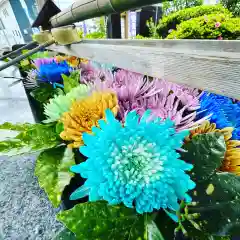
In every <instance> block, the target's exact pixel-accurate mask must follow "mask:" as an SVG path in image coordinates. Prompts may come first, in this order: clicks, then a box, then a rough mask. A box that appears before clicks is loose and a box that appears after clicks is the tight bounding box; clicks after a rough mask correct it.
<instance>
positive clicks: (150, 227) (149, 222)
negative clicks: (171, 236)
mask: <svg viewBox="0 0 240 240" xmlns="http://www.w3.org/2000/svg"><path fill="white" fill-rule="evenodd" d="M145 229H146V233H145V235H146V237H147V238H146V239H151V240H164V237H163V236H162V234H161V232H160V231H159V229H158V227H157V225H156V223H155V222H154V221H153V219H152V217H151V216H149V215H147V214H145Z"/></svg>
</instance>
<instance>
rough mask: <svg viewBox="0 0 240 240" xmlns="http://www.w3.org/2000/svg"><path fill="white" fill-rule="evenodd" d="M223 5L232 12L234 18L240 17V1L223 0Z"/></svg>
mask: <svg viewBox="0 0 240 240" xmlns="http://www.w3.org/2000/svg"><path fill="white" fill-rule="evenodd" d="M221 4H222V5H223V6H224V7H225V8H227V9H228V10H229V11H230V12H232V13H233V15H234V16H236V17H237V16H238V17H240V0H221Z"/></svg>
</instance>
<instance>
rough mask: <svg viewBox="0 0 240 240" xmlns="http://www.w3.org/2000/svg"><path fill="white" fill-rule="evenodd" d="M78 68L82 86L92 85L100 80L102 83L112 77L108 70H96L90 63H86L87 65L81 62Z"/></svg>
mask: <svg viewBox="0 0 240 240" xmlns="http://www.w3.org/2000/svg"><path fill="white" fill-rule="evenodd" d="M80 68H81V82H82V83H84V84H88V83H93V82H95V81H96V80H97V79H101V80H102V81H104V80H105V79H106V78H109V77H111V76H112V73H111V71H110V70H106V69H99V68H96V67H95V66H94V64H93V63H91V62H90V61H88V62H87V63H84V62H81V63H80Z"/></svg>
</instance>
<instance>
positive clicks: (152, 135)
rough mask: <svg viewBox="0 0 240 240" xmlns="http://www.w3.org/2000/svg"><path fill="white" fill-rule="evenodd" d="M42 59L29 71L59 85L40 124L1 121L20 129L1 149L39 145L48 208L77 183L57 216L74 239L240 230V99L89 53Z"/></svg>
mask: <svg viewBox="0 0 240 240" xmlns="http://www.w3.org/2000/svg"><path fill="white" fill-rule="evenodd" d="M61 59H62V60H61ZM75 60H76V59H75ZM38 62H40V66H39V67H38V71H39V72H35V75H34V74H33V72H31V75H30V76H29V79H34V78H35V80H36V79H37V78H38V76H40V75H41V74H42V75H41V76H43V75H44V74H43V72H44V73H45V75H44V76H47V77H46V79H45V80H46V81H45V84H47V85H48V86H51V87H52V85H51V83H53V82H58V83H60V84H62V86H56V88H55V92H54V93H53V94H52V95H48V96H47V97H45V101H44V114H45V116H46V119H45V120H44V121H43V122H42V123H38V124H28V123H25V124H15V125H14V124H10V123H5V124H2V125H0V129H8V130H12V131H17V132H18V134H17V135H16V137H14V138H8V139H5V140H4V141H1V142H0V155H9V156H12V155H17V154H23V153H29V152H37V151H40V155H39V156H38V158H37V161H36V168H35V175H36V176H37V177H38V181H39V185H40V187H41V188H43V189H44V190H45V192H46V193H47V195H48V197H49V200H50V201H51V202H52V204H53V206H54V207H59V206H60V205H61V203H62V200H63V199H65V198H66V196H65V195H66V193H65V189H66V188H67V187H68V186H70V185H71V184H73V183H76V182H77V183H78V184H76V186H73V188H74V189H73V190H72V191H71V192H70V194H69V196H67V198H68V199H70V200H69V201H72V202H73V207H71V208H69V209H67V210H66V209H65V210H62V211H60V212H59V213H58V215H57V219H58V220H59V221H61V222H62V223H63V224H64V225H65V226H66V227H67V228H68V229H69V230H70V231H71V232H72V233H73V234H74V237H76V239H89V240H90V239H94V240H95V239H103V240H106V239H109V240H114V239H119V240H125V239H131V240H136V239H154V240H160V239H230V237H231V236H240V220H239V219H240V218H239V208H240V191H239V186H240V177H239V175H240V137H239V136H240V134H239V131H240V118H239V116H240V114H238V113H239V112H240V105H239V102H238V101H236V100H233V99H230V98H227V97H223V96H219V95H216V94H210V93H207V92H201V91H199V90H198V89H192V88H189V87H187V86H183V85H178V84H173V83H169V82H167V81H165V80H160V79H154V78H151V77H148V76H143V75H141V74H137V73H132V72H128V71H126V70H123V69H117V70H116V69H113V68H110V67H107V68H101V67H100V66H96V64H95V63H91V62H84V63H82V64H80V65H78V67H80V68H81V69H76V68H73V67H72V66H70V64H68V63H67V61H66V59H65V58H64V57H62V58H58V60H56V59H55V60H49V61H48V60H47V61H45V60H39V61H38ZM80 62H81V61H80ZM58 64H60V65H58ZM45 65H46V66H45ZM41 67H42V68H43V70H42V69H41ZM46 69H47V70H46ZM51 69H52V70H51ZM46 72H47V73H49V75H48V74H46ZM102 76H104V77H102ZM60 77H61V79H60V80H59V78H60ZM36 81H37V80H36ZM35 87H36V88H37V89H43V88H42V86H39V85H38V84H36V86H35ZM44 96H45V95H44ZM73 180H74V181H73ZM71 189H72V188H71ZM63 204H64V202H63ZM180 237H181V238H180ZM184 237H185V238H184Z"/></svg>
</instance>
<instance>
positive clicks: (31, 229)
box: [0, 63, 63, 240]
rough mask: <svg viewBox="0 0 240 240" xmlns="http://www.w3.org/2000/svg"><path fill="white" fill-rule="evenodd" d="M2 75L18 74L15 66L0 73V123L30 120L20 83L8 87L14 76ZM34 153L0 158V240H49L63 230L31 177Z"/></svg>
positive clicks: (31, 119) (3, 136) (3, 135)
mask: <svg viewBox="0 0 240 240" xmlns="http://www.w3.org/2000/svg"><path fill="white" fill-rule="evenodd" d="M1 64H2V63H0V65H1ZM3 76H4V77H6V76H8V77H10V76H14V77H20V74H19V72H18V69H17V68H16V67H10V68H8V69H6V70H3V71H1V72H0V124H1V123H4V122H6V121H9V122H13V123H16V122H31V123H33V122H34V120H33V117H32V113H31V110H30V106H29V104H28V100H27V97H26V94H25V91H24V88H23V86H22V84H17V85H15V86H13V87H11V88H9V87H8V85H9V84H10V83H12V82H13V81H15V80H16V79H14V78H8V79H6V78H2V77H3ZM11 134H12V133H11ZM7 136H10V133H9V132H7V131H5V132H4V133H2V131H1V133H0V138H1V139H2V138H5V137H7ZM36 156H37V155H36V154H35V155H31V156H29V155H28V156H17V157H13V158H8V157H0V240H25V239H26V240H51V239H53V237H54V236H55V235H56V233H57V232H59V231H60V230H61V229H63V226H62V225H61V224H60V223H59V222H57V221H56V220H55V215H56V211H57V210H56V209H53V207H52V206H51V203H50V202H49V200H48V198H47V196H46V194H45V193H44V191H43V190H42V189H40V188H39V186H38V182H37V179H36V177H35V176H34V166H35V159H36Z"/></svg>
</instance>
